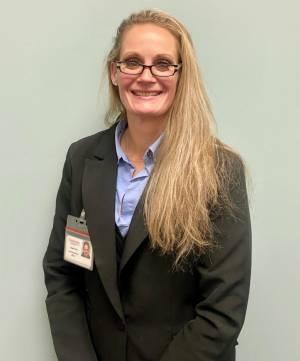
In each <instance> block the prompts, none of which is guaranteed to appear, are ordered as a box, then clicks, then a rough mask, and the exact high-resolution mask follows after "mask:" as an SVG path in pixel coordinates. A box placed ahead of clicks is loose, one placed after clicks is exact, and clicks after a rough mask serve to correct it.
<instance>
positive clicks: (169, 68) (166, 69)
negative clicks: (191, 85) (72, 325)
mask: <svg viewBox="0 0 300 361" xmlns="http://www.w3.org/2000/svg"><path fill="white" fill-rule="evenodd" d="M152 72H153V74H154V75H157V76H170V75H173V74H174V66H173V65H169V64H166V63H161V64H155V65H153V67H152Z"/></svg>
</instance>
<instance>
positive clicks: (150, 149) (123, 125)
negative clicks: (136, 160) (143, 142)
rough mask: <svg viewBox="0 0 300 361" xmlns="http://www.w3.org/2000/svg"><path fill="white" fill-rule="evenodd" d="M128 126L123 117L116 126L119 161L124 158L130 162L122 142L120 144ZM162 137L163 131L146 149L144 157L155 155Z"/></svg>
mask: <svg viewBox="0 0 300 361" xmlns="http://www.w3.org/2000/svg"><path fill="white" fill-rule="evenodd" d="M126 128H127V121H126V120H124V119H121V120H120V122H119V123H118V125H117V127H116V131H115V144H116V153H117V158H118V162H119V161H120V159H123V160H125V161H126V162H129V163H130V161H129V159H128V158H127V156H126V154H125V153H124V151H123V149H122V148H121V144H120V140H121V136H122V134H123V133H124V131H125V129H126ZM162 137H163V133H162V134H161V135H160V136H159V137H158V138H157V139H156V140H155V141H154V142H153V143H152V144H151V145H150V146H149V147H148V149H147V150H146V152H145V154H144V159H145V158H146V157H148V158H149V157H152V156H154V155H155V152H156V150H157V148H158V146H159V144H160V142H161V140H162Z"/></svg>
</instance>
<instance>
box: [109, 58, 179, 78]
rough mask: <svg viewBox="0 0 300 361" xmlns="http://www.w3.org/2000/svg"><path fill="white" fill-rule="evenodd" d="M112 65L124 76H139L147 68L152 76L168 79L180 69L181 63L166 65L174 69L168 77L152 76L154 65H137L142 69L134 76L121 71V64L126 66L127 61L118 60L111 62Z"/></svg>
mask: <svg viewBox="0 0 300 361" xmlns="http://www.w3.org/2000/svg"><path fill="white" fill-rule="evenodd" d="M113 63H115V64H116V67H117V68H118V69H119V71H120V72H121V73H123V74H126V75H132V76H135V75H141V74H142V73H143V72H144V70H145V68H148V69H149V70H150V72H151V74H152V75H153V76H157V77H159V78H169V77H170V76H174V75H175V73H176V72H177V71H178V70H179V69H180V68H181V67H182V63H179V64H168V65H169V66H173V67H174V73H173V74H170V75H157V74H153V71H152V67H153V66H155V65H157V64H151V65H145V64H142V63H137V64H138V65H140V66H142V69H141V71H140V72H138V73H135V74H132V73H126V72H124V71H122V70H121V65H122V64H126V63H127V61H125V60H124V61H122V60H118V61H113Z"/></svg>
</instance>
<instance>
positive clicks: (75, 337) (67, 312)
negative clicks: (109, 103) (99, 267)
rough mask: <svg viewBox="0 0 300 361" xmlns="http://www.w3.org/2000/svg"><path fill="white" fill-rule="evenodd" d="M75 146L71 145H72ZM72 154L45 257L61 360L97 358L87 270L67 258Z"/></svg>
mask: <svg viewBox="0 0 300 361" xmlns="http://www.w3.org/2000/svg"><path fill="white" fill-rule="evenodd" d="M70 149H71V148H70ZM71 178H72V169H71V157H70V150H69V151H68V154H67V158H66V161H65V165H64V169H63V176H62V180H61V183H60V186H59V190H58V194H57V198H56V210H55V216H54V223H53V228H52V232H51V235H50V240H49V245H48V248H47V251H46V254H45V257H44V262H43V266H44V272H45V283H46V287H47V290H48V295H47V298H46V306H47V312H48V317H49V321H50V326H51V332H52V337H53V342H54V346H55V350H56V354H57V357H58V360H59V361H97V357H96V354H95V351H94V348H93V345H92V342H91V339H90V335H89V329H88V324H87V320H86V313H85V306H84V301H83V298H82V292H83V290H84V288H83V271H82V269H81V268H80V267H77V266H74V265H72V264H70V263H68V262H65V261H64V259H63V253H64V252H63V251H64V239H65V225H66V219H67V215H68V214H69V213H70V211H71V193H72V192H71V190H72V189H71V188H72V187H71Z"/></svg>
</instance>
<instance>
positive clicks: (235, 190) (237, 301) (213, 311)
mask: <svg viewBox="0 0 300 361" xmlns="http://www.w3.org/2000/svg"><path fill="white" fill-rule="evenodd" d="M234 173H235V174H236V176H235V177H234V178H235V179H234V185H232V187H231V197H232V201H233V203H234V204H235V205H236V208H234V211H233V213H234V214H231V215H227V216H224V215H223V216H222V217H218V218H217V220H216V223H215V225H216V229H217V231H216V235H217V236H216V238H217V243H218V245H219V246H218V247H217V248H216V249H215V250H214V251H213V252H211V253H210V254H207V255H206V256H205V257H203V258H202V260H201V262H199V264H198V265H197V272H198V275H199V295H200V296H199V299H200V300H201V301H200V302H199V303H198V304H197V305H196V307H195V315H196V316H195V318H194V319H193V320H191V321H190V322H188V323H187V324H186V325H184V327H183V328H182V329H181V330H180V331H179V332H178V333H177V334H176V336H175V337H174V339H173V340H172V341H171V343H170V344H169V345H168V347H167V349H166V350H165V352H164V353H163V355H162V357H161V358H160V361H216V360H219V361H223V360H224V361H225V360H227V359H229V358H230V360H231V357H232V356H230V354H231V355H232V354H234V352H235V345H236V344H237V337H238V335H239V333H240V330H241V328H242V325H243V322H244V318H245V313H246V308H247V302H248V294H249V285H250V271H251V227H250V216H249V209H248V200H247V192H246V184H245V176H244V167H243V164H242V162H241V161H238V164H237V165H236V166H235V170H234Z"/></svg>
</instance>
